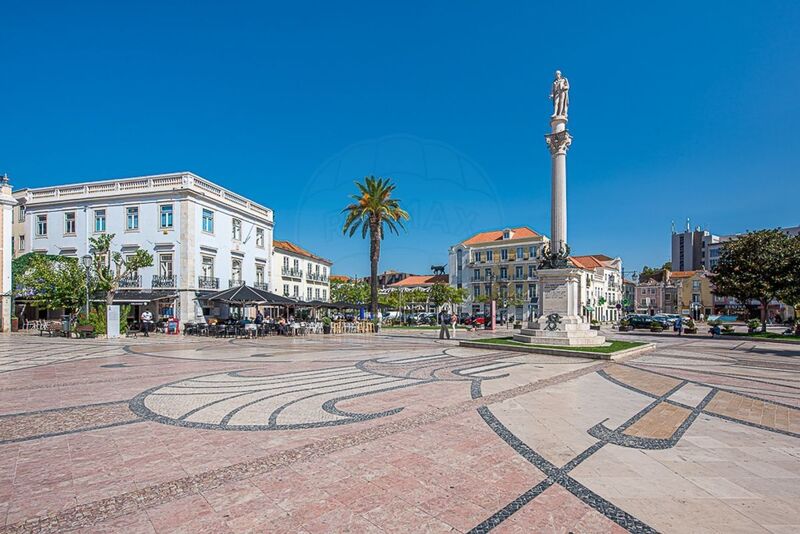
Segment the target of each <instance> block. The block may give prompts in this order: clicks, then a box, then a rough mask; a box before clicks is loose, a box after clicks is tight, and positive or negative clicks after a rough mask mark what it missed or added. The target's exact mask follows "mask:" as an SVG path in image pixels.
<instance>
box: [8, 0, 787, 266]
mask: <svg viewBox="0 0 800 534" xmlns="http://www.w3.org/2000/svg"><path fill="white" fill-rule="evenodd" d="M799 6H800V3H798V2H759V3H739V2H729V1H726V2H716V1H715V2H686V3H682V2H669V3H653V2H632V3H629V4H623V3H620V2H613V3H608V2H575V1H568V2H560V3H559V2H541V3H538V5H533V3H532V2H517V3H506V2H491V3H490V2H458V3H453V2H429V1H428V2H411V1H409V2H392V3H388V2H374V1H371V2H347V1H342V2H274V3H268V2H252V3H239V2H226V3H224V4H223V3H221V2H198V1H192V2H185V3H181V2H152V3H150V2H138V1H137V2H128V3H125V4H123V3H122V2H91V3H90V2H80V1H76V2H36V1H27V2H14V3H13V4H12V3H11V2H4V3H3V4H2V6H0V20H2V33H0V67H2V84H0V124H1V125H2V126H0V172H7V173H8V174H9V175H10V177H11V178H12V181H13V184H14V185H15V186H16V187H26V186H42V185H50V184H58V183H65V182H73V181H84V180H95V179H103V178H114V177H124V176H135V175H140V174H147V173H159V172H171V171H178V170H190V171H193V172H195V173H198V174H200V175H202V176H205V177H207V178H209V179H211V180H214V181H216V182H218V183H220V184H222V185H224V186H226V187H229V188H231V189H233V190H235V191H237V192H240V193H242V194H244V195H247V196H249V197H251V198H253V199H255V200H257V201H259V202H261V203H263V204H265V205H267V206H270V207H271V208H273V209H274V210H275V213H276V226H275V228H276V237H279V238H283V239H291V240H295V241H297V242H298V243H299V244H301V245H302V246H305V247H307V248H310V249H311V250H313V251H315V252H317V253H319V254H321V255H324V256H327V257H330V258H331V259H333V260H334V261H335V262H336V266H335V268H334V271H335V272H340V273H346V274H365V273H367V272H368V259H367V244H366V243H365V242H362V241H361V240H351V239H346V238H344V237H341V234H340V231H339V228H340V225H341V218H340V216H339V214H338V212H339V210H340V209H341V208H342V207H343V206H344V205H345V204H346V202H347V194H348V193H349V192H350V191H351V190H352V189H353V187H352V180H353V179H358V178H360V177H362V176H363V175H366V174H378V175H388V176H392V177H394V178H395V179H396V180H397V182H398V196H399V197H400V198H401V199H402V200H403V201H404V202H405V203H406V204H407V207H408V209H409V211H411V213H412V217H413V222H412V224H410V225H409V231H408V232H407V233H406V234H404V235H402V236H400V237H391V238H388V239H387V240H386V241H385V242H384V251H383V256H382V261H381V268H394V269H399V270H408V271H420V272H427V270H428V268H429V266H430V265H431V264H433V263H445V261H446V255H447V247H448V246H449V245H451V244H453V243H455V242H457V241H460V240H462V239H464V238H466V237H468V236H469V235H470V234H472V233H473V232H475V231H479V230H484V229H490V228H502V227H505V226H515V225H525V224H527V225H530V226H532V227H533V228H534V229H536V230H538V231H541V232H544V233H549V214H548V210H549V154H548V152H547V149H546V147H545V144H544V139H543V137H542V136H543V134H544V133H545V132H546V130H547V128H548V124H547V122H548V115H549V113H550V112H551V107H550V105H549V101H548V99H547V94H548V91H549V85H550V82H551V79H552V74H553V71H554V70H555V69H556V68H560V69H561V70H562V71H564V73H565V74H566V75H567V77H568V78H569V79H570V83H571V85H572V90H571V93H570V94H571V106H570V124H569V126H570V129H571V131H572V134H573V136H574V143H573V145H572V149H571V150H570V153H569V159H568V177H569V178H568V179H569V235H568V238H569V241H570V243H571V244H572V247H573V250H574V251H575V252H577V253H605V254H609V255H612V256H616V255H619V256H622V258H623V260H624V261H625V262H626V264H627V267H629V268H639V267H641V265H642V264H644V263H649V264H656V263H658V264H660V263H661V262H663V261H665V260H667V259H668V255H669V231H670V222H671V221H672V220H673V219H674V220H675V221H676V224H678V225H679V226H681V225H684V224H685V218H686V217H691V219H692V225H695V224H702V225H703V226H706V227H709V228H711V229H712V230H714V231H715V232H717V233H732V232H739V231H743V230H745V229H756V228H762V227H769V226H781V225H782V226H790V225H797V224H800V215H799V213H800V209H799V208H798V201H799V200H800V176H799V173H798V168H800V129H798V123H800V68H799V67H800V31H798V27H800V7H799ZM556 8H558V11H556V10H555V9H556Z"/></svg>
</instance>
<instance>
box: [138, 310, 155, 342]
mask: <svg viewBox="0 0 800 534" xmlns="http://www.w3.org/2000/svg"><path fill="white" fill-rule="evenodd" d="M141 319H142V328H143V330H144V337H150V327H151V325H152V324H153V312H151V311H150V310H145V311H143V312H142V316H141Z"/></svg>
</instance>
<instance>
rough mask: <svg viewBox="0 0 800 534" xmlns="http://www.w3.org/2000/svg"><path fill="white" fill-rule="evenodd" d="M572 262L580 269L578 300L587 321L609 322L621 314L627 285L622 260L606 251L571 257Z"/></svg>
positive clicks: (617, 318) (615, 319) (618, 317)
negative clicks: (623, 281) (625, 285)
mask: <svg viewBox="0 0 800 534" xmlns="http://www.w3.org/2000/svg"><path fill="white" fill-rule="evenodd" d="M570 260H571V261H572V264H573V265H574V266H575V267H577V268H579V269H581V271H582V273H581V284H580V290H579V292H578V293H579V299H580V303H581V309H582V310H583V316H584V317H585V318H586V320H587V321H593V320H594V321H600V322H609V321H617V320H619V319H620V318H621V317H622V313H623V311H622V301H623V293H624V287H623V283H622V259H621V258H612V257H610V256H606V255H605V254H590V255H587V256H571V257H570Z"/></svg>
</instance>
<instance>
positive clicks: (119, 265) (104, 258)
mask: <svg viewBox="0 0 800 534" xmlns="http://www.w3.org/2000/svg"><path fill="white" fill-rule="evenodd" d="M114 236H115V234H102V235H99V236H97V237H90V238H89V244H90V245H91V248H92V250H93V252H94V258H93V267H94V274H95V276H96V278H97V287H98V289H100V290H101V291H105V293H106V305H107V306H110V305H111V304H113V302H114V295H115V294H116V292H117V290H118V289H119V283H120V280H122V279H124V278H126V277H128V276H131V275H133V274H135V273H136V271H138V270H139V269H142V268H144V267H151V266H152V265H153V255H152V254H150V253H149V252H147V251H146V250H143V249H137V250H136V252H135V253H133V254H131V255H129V256H123V255H122V253H121V252H112V251H111V243H112V242H113V241H114Z"/></svg>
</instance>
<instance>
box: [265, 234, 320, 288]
mask: <svg viewBox="0 0 800 534" xmlns="http://www.w3.org/2000/svg"><path fill="white" fill-rule="evenodd" d="M331 265H333V262H332V261H330V260H327V259H325V258H322V257H320V256H317V255H316V254H312V253H311V252H309V251H308V250H306V249H304V248H302V247H300V246H298V245H296V244H294V243H292V242H290V241H280V240H275V241H273V242H272V286H271V287H272V288H273V291H274V292H275V293H278V294H280V295H283V296H284V297H292V298H296V299H300V300H306V301H310V300H323V301H327V300H328V299H329V298H330V294H331V286H330V269H331ZM265 285H266V284H265ZM257 287H258V284H257Z"/></svg>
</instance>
